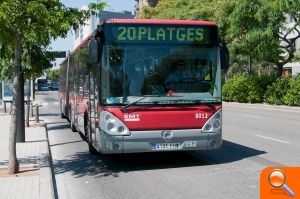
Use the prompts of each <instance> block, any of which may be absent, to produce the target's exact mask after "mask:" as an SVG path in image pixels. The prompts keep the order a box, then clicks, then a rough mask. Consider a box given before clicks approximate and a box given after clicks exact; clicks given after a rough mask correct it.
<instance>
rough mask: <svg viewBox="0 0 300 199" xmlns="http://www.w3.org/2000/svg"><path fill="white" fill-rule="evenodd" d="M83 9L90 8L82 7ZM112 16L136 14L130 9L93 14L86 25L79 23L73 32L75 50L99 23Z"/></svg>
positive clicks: (125, 16)
mask: <svg viewBox="0 0 300 199" xmlns="http://www.w3.org/2000/svg"><path fill="white" fill-rule="evenodd" d="M81 9H88V8H87V7H82V8H81ZM112 18H123V19H133V18H134V15H132V13H131V12H130V11H123V12H111V11H100V13H99V16H91V17H90V18H89V19H88V20H87V21H86V22H85V24H84V25H79V27H78V28H77V29H76V30H75V31H74V32H73V50H75V49H76V48H77V47H78V46H79V45H80V44H81V43H82V41H83V40H84V39H85V38H87V37H88V36H89V35H90V34H92V33H93V32H94V30H95V29H96V28H97V25H99V24H100V23H102V22H103V21H104V20H106V19H112Z"/></svg>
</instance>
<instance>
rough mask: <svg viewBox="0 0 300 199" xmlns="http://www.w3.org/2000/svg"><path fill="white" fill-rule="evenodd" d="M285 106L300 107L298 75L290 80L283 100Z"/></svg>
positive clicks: (299, 81) (299, 77)
mask: <svg viewBox="0 0 300 199" xmlns="http://www.w3.org/2000/svg"><path fill="white" fill-rule="evenodd" d="M283 101H284V103H285V104H287V105H290V106H300V75H298V76H297V77H296V78H295V79H291V82H290V89H289V90H288V91H287V93H286V95H285V96H284V98H283Z"/></svg>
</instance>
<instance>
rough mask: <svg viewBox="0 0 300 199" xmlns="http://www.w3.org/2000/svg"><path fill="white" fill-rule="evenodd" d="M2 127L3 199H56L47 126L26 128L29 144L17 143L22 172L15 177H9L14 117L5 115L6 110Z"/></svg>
mask: <svg viewBox="0 0 300 199" xmlns="http://www.w3.org/2000/svg"><path fill="white" fill-rule="evenodd" d="M0 127H1V130H0V198H5V199H40V198H41V199H44V198H45V199H53V198H54V194H53V183H52V173H51V169H50V164H49V159H50V156H49V150H48V139H47V135H46V129H45V127H41V126H40V125H34V123H31V127H30V128H26V142H25V143H18V144H17V158H18V160H19V163H20V171H21V172H20V173H18V174H16V175H14V176H9V175H8V174H7V165H8V137H9V128H10V115H9V114H4V113H3V110H2V107H1V108H0Z"/></svg>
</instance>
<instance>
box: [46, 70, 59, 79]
mask: <svg viewBox="0 0 300 199" xmlns="http://www.w3.org/2000/svg"><path fill="white" fill-rule="evenodd" d="M59 72H60V70H59V69H55V70H50V71H48V72H47V78H48V79H52V80H58V79H59Z"/></svg>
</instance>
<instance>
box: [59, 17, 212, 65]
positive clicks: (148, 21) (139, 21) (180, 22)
mask: <svg viewBox="0 0 300 199" xmlns="http://www.w3.org/2000/svg"><path fill="white" fill-rule="evenodd" d="M103 23H104V24H105V23H106V24H168V25H205V26H216V25H217V24H216V23H215V22H213V21H199V20H178V19H106V20H105V21H104V22H103ZM92 36H93V33H91V34H90V35H88V36H87V37H86V38H85V39H84V40H83V41H82V42H81V43H80V44H79V45H78V46H77V47H76V49H74V50H73V51H72V52H71V53H70V54H71V55H72V54H73V53H74V52H75V51H76V50H77V49H79V48H80V47H81V46H82V45H84V44H85V43H86V42H87V41H88V40H89V39H90V38H91V37H92ZM66 60H67V58H65V59H64V60H63V61H62V62H61V63H60V65H61V64H63V63H64V62H65V61H66Z"/></svg>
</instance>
